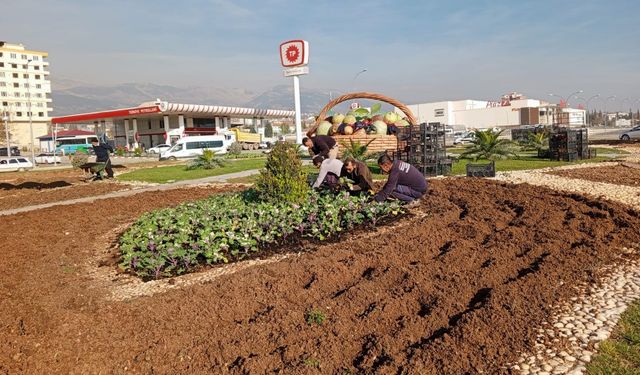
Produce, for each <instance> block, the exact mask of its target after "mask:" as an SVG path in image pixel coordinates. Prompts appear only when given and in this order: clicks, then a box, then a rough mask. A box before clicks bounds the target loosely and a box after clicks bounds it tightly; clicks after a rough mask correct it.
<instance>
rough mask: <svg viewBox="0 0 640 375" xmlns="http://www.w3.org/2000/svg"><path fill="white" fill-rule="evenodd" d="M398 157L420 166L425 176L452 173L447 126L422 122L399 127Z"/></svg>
mask: <svg viewBox="0 0 640 375" xmlns="http://www.w3.org/2000/svg"><path fill="white" fill-rule="evenodd" d="M397 136H398V150H397V152H396V158H398V159H400V160H404V161H406V162H408V163H409V164H411V165H413V166H415V167H416V168H418V170H419V171H420V172H422V174H424V175H425V176H437V175H447V174H449V173H451V159H448V158H447V154H446V149H445V140H446V134H445V126H444V125H443V124H441V123H439V122H432V123H428V124H427V123H422V124H420V125H413V126H410V127H404V128H399V129H398V133H397Z"/></svg>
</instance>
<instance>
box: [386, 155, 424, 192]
mask: <svg viewBox="0 0 640 375" xmlns="http://www.w3.org/2000/svg"><path fill="white" fill-rule="evenodd" d="M378 165H379V166H380V169H382V171H383V172H384V173H386V174H388V175H389V178H388V179H387V182H386V183H385V184H384V187H383V188H382V190H380V191H379V192H378V194H376V195H375V196H374V197H373V199H374V200H375V201H376V202H382V201H385V200H387V199H388V198H390V197H391V198H395V199H399V200H401V201H403V202H412V201H414V200H416V199H418V198H420V197H422V196H423V195H424V193H425V192H426V191H427V180H426V179H425V177H424V176H423V175H422V173H420V171H419V170H417V169H416V167H414V166H413V165H411V164H409V163H407V162H404V161H401V160H395V161H394V160H392V159H391V158H390V157H389V155H386V154H385V155H382V156H380V158H378Z"/></svg>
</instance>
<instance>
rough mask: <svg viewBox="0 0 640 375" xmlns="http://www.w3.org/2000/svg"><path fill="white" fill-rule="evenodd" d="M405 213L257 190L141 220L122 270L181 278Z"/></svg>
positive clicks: (124, 246) (329, 197) (357, 200)
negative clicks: (264, 196)
mask: <svg viewBox="0 0 640 375" xmlns="http://www.w3.org/2000/svg"><path fill="white" fill-rule="evenodd" d="M401 212H402V208H401V207H400V205H399V203H397V202H385V203H375V202H368V201H367V198H366V197H351V196H349V195H348V194H346V193H341V194H339V195H337V196H336V195H333V194H326V195H325V194H320V193H316V192H313V193H311V194H310V195H309V198H308V199H307V200H306V201H305V203H303V204H302V205H296V204H289V203H269V202H262V201H259V200H258V199H257V198H256V197H255V193H254V192H253V191H252V190H249V191H247V192H243V193H232V194H223V195H215V196H212V197H210V198H208V199H205V200H200V201H196V202H189V203H185V204H182V205H179V206H177V207H175V208H168V209H163V210H158V211H153V212H150V213H147V214H145V215H143V216H142V217H140V218H139V219H138V220H137V221H136V222H135V223H134V224H133V225H132V226H131V227H130V228H129V229H128V230H127V231H126V232H125V233H124V234H123V235H122V237H121V239H120V251H121V254H122V261H121V263H120V266H121V267H122V268H123V269H124V270H125V271H127V272H130V273H133V274H136V275H138V276H140V277H142V278H143V279H158V278H162V277H168V276H173V275H180V274H183V273H187V272H190V271H192V270H193V269H194V268H196V267H197V266H199V265H202V264H215V263H226V262H229V261H232V260H239V259H243V258H245V257H247V256H249V255H252V254H257V253H259V252H260V251H261V250H264V249H266V248H268V247H272V246H274V245H275V246H278V245H282V244H285V243H287V242H288V241H287V240H288V239H289V240H291V239H292V238H294V239H295V240H296V241H299V240H300V239H302V238H310V239H315V240H320V241H322V240H326V239H328V238H330V237H334V236H337V235H338V234H339V233H341V232H343V231H345V230H349V229H353V228H354V227H356V226H358V225H363V224H369V225H373V226H375V225H376V224H377V223H379V221H380V220H381V219H383V218H386V217H392V216H396V215H399V214H400V213H401ZM289 242H290V241H289Z"/></svg>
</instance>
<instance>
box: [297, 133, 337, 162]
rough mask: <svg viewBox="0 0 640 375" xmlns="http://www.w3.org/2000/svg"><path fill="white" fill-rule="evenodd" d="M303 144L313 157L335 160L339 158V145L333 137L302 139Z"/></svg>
mask: <svg viewBox="0 0 640 375" xmlns="http://www.w3.org/2000/svg"><path fill="white" fill-rule="evenodd" d="M302 144H303V145H305V146H307V148H308V149H309V150H310V153H311V156H322V157H323V158H325V159H326V158H329V159H335V158H337V157H338V144H337V143H336V140H335V139H333V137H331V136H328V135H316V136H315V137H311V138H309V137H304V138H302Z"/></svg>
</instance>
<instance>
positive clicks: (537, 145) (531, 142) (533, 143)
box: [527, 132, 549, 151]
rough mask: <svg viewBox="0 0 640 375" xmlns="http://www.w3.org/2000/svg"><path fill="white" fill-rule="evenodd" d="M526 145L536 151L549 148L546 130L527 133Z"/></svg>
mask: <svg viewBox="0 0 640 375" xmlns="http://www.w3.org/2000/svg"><path fill="white" fill-rule="evenodd" d="M527 146H528V147H529V148H531V149H533V150H536V151H541V150H544V149H547V148H549V133H547V132H538V133H529V137H528V139H527Z"/></svg>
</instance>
